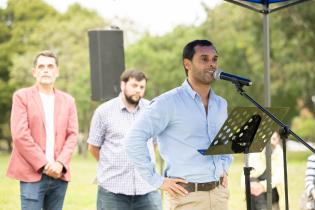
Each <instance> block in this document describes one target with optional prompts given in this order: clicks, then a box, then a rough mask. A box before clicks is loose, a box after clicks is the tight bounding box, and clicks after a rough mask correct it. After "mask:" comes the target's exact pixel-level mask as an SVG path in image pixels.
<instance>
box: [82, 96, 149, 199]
mask: <svg viewBox="0 0 315 210" xmlns="http://www.w3.org/2000/svg"><path fill="white" fill-rule="evenodd" d="M146 105H148V101H147V100H145V99H141V100H140V102H139V105H138V106H137V107H136V109H135V110H134V111H133V112H129V111H128V110H127V108H126V106H125V105H124V103H123V101H122V95H121V94H120V95H119V96H118V97H116V98H114V99H112V100H110V101H108V102H105V103H103V104H102V105H100V106H99V107H98V108H97V109H96V111H95V112H94V115H93V118H92V122H91V127H90V132H89V138H88V143H89V144H91V145H94V146H97V147H100V159H99V162H98V167H97V182H98V185H99V186H101V187H103V188H104V189H106V190H108V191H110V192H113V193H119V194H125V195H143V194H147V193H149V192H151V191H154V190H155V189H154V188H153V187H152V186H151V185H149V184H148V183H147V182H146V181H144V180H143V178H142V177H141V176H140V174H139V173H138V172H137V171H136V169H135V166H134V165H133V164H132V162H131V161H130V160H129V158H128V157H127V154H126V152H125V149H124V141H125V139H124V137H125V135H126V134H127V132H128V131H129V129H130V128H131V126H132V124H133V122H134V121H135V119H136V117H137V116H138V115H139V114H140V113H141V112H142V111H143V110H144V109H145V106H146ZM149 142H151V143H150V144H149V145H148V149H149V150H148V151H149V152H148V155H149V153H150V154H151V160H152V161H153V162H154V160H155V159H154V158H152V157H154V156H153V155H154V152H153V144H152V141H149Z"/></svg>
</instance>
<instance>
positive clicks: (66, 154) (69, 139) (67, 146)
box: [56, 99, 79, 173]
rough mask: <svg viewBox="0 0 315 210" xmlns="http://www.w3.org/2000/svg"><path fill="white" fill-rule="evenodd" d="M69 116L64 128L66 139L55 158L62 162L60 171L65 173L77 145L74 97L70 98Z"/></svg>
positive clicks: (76, 119) (76, 117) (76, 116)
mask: <svg viewBox="0 0 315 210" xmlns="http://www.w3.org/2000/svg"><path fill="white" fill-rule="evenodd" d="M69 109H70V110H69V116H68V123H67V129H66V132H67V133H66V140H65V143H64V145H63V148H62V151H61V152H60V154H59V156H58V157H57V158H56V162H59V163H60V164H62V166H63V168H62V172H63V173H65V172H66V171H67V170H68V168H67V167H68V163H69V162H70V160H71V156H72V153H73V152H74V150H75V148H76V145H77V138H78V132H79V131H78V130H79V128H78V127H79V126H78V115H77V109H76V105H75V102H74V99H71V104H70V108H69Z"/></svg>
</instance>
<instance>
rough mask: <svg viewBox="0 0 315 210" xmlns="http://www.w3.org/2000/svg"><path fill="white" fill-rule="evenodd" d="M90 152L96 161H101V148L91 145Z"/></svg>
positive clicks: (89, 146)
mask: <svg viewBox="0 0 315 210" xmlns="http://www.w3.org/2000/svg"><path fill="white" fill-rule="evenodd" d="M88 150H89V152H90V153H91V154H92V155H93V157H94V158H95V160H97V161H99V159H100V147H97V146H94V145H91V144H89V145H88Z"/></svg>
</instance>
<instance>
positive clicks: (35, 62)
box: [33, 50, 58, 67]
mask: <svg viewBox="0 0 315 210" xmlns="http://www.w3.org/2000/svg"><path fill="white" fill-rule="evenodd" d="M39 56H45V57H51V58H54V59H55V62H56V65H57V66H58V57H57V55H56V54H55V53H53V52H52V51H50V50H44V51H41V52H39V53H38V54H37V55H36V56H35V58H34V61H33V65H34V67H36V64H37V60H38V57H39Z"/></svg>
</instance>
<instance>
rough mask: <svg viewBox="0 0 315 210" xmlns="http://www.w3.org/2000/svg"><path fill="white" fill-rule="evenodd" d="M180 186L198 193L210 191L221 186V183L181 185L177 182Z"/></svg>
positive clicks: (189, 183)
mask: <svg viewBox="0 0 315 210" xmlns="http://www.w3.org/2000/svg"><path fill="white" fill-rule="evenodd" d="M177 184H178V185H180V186H182V187H183V188H185V190H187V191H188V192H197V191H210V190H213V189H214V188H216V187H218V186H219V185H220V182H219V181H216V182H206V183H193V182H188V183H181V182H177Z"/></svg>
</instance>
